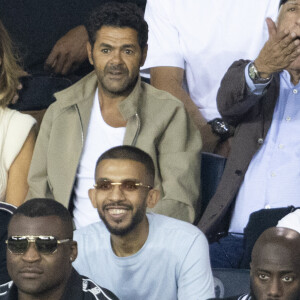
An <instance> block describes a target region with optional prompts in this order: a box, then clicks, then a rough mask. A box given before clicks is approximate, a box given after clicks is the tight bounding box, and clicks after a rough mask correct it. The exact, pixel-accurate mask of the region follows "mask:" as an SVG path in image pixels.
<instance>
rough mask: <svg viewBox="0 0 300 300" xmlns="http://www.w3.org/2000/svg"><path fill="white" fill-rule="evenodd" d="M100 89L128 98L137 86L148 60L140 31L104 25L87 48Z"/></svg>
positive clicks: (111, 94) (109, 93) (112, 94)
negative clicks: (142, 46) (139, 36)
mask: <svg viewBox="0 0 300 300" xmlns="http://www.w3.org/2000/svg"><path fill="white" fill-rule="evenodd" d="M87 50H88V56H89V60H90V63H91V64H92V65H94V68H95V71H96V74H97V77H98V82H99V89H100V90H102V91H103V92H104V93H106V94H108V95H110V96H125V97H126V96H128V95H129V94H130V92H131V91H132V89H133V88H134V86H135V83H136V81H137V78H138V75H139V70H140V67H141V66H142V65H143V64H144V61H145V59H146V49H144V51H143V53H142V50H141V48H140V46H139V43H138V33H137V31H136V30H134V29H131V28H128V27H125V28H118V27H110V26H103V27H101V29H100V30H99V31H98V32H97V35H96V41H95V44H94V46H93V48H92V47H91V45H90V44H89V43H88V45H87Z"/></svg>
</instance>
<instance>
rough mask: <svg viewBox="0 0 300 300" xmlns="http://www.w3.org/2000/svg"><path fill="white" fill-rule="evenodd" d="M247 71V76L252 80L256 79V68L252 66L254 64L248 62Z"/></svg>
mask: <svg viewBox="0 0 300 300" xmlns="http://www.w3.org/2000/svg"><path fill="white" fill-rule="evenodd" d="M248 73H249V77H250V78H251V79H252V80H255V79H257V77H258V76H257V75H258V74H257V70H256V68H255V66H254V64H253V63H252V64H250V65H249V71H248Z"/></svg>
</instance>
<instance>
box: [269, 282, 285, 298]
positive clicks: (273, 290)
mask: <svg viewBox="0 0 300 300" xmlns="http://www.w3.org/2000/svg"><path fill="white" fill-rule="evenodd" d="M268 296H270V297H281V296H282V286H281V280H280V278H273V280H271V282H270V285H269V291H268Z"/></svg>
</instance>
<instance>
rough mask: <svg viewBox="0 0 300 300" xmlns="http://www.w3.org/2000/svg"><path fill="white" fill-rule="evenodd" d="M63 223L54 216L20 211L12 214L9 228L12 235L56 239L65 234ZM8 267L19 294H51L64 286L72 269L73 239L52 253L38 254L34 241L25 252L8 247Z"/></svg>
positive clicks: (73, 256) (9, 235)
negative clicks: (14, 252) (11, 250)
mask: <svg viewBox="0 0 300 300" xmlns="http://www.w3.org/2000/svg"><path fill="white" fill-rule="evenodd" d="M64 226H65V225H64V224H63V222H62V221H61V220H60V218H58V217H56V216H47V217H37V218H29V217H25V216H23V215H16V216H15V217H13V219H12V221H11V223H10V226H9V228H8V237H11V236H31V235H34V236H40V235H44V236H48V235H51V236H54V237H56V238H57V239H59V240H61V239H67V238H70V237H69V236H66V234H65V230H64ZM6 253H7V269H8V273H9V275H10V277H11V279H12V280H13V281H14V283H15V284H16V286H17V287H18V291H19V293H21V294H29V295H35V296H39V295H45V294H49V295H51V294H52V293H53V292H56V291H57V290H58V289H62V290H63V289H64V287H65V284H66V282H67V280H68V278H69V276H70V273H71V268H72V265H71V260H70V258H71V257H72V259H73V260H74V259H75V258H76V255H77V248H76V243H75V242H67V243H64V244H60V245H58V247H57V251H55V252H54V253H53V254H47V255H46V254H41V253H40V252H39V251H37V248H36V246H35V244H34V243H30V244H29V248H28V249H27V251H26V252H25V253H24V254H13V253H11V252H10V251H9V250H7V252H6Z"/></svg>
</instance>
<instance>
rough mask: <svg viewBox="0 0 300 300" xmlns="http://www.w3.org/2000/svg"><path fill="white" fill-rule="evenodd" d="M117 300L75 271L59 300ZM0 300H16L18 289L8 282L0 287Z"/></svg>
mask: <svg viewBox="0 0 300 300" xmlns="http://www.w3.org/2000/svg"><path fill="white" fill-rule="evenodd" d="M96 299H99V300H118V298H117V297H116V296H115V295H114V294H113V293H112V292H110V291H109V290H107V289H104V288H102V287H100V286H98V285H97V284H96V283H95V282H93V281H92V280H91V279H89V278H87V277H84V276H81V275H79V274H78V273H77V271H76V270H75V269H73V270H72V274H71V276H70V278H69V280H68V283H67V286H66V288H65V291H64V294H63V296H62V297H61V299H60V300H96ZM0 300H18V288H17V287H16V286H15V285H14V284H13V282H12V281H11V282H9V283H7V284H5V285H2V286H0Z"/></svg>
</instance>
